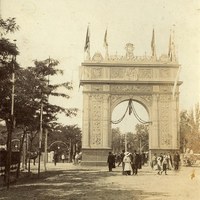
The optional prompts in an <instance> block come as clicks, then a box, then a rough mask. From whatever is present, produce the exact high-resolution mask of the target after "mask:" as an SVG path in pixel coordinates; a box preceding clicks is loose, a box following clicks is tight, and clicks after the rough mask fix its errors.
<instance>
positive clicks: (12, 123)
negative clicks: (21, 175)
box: [6, 40, 16, 190]
mask: <svg viewBox="0 0 200 200" xmlns="http://www.w3.org/2000/svg"><path fill="white" fill-rule="evenodd" d="M14 41H16V40H14ZM15 47H16V45H15ZM8 59H11V62H10V64H12V79H11V82H12V92H11V113H10V131H8V137H7V162H6V185H7V190H8V189H9V186H10V165H11V151H12V145H11V143H12V141H11V140H12V133H13V129H14V101H15V62H16V56H15V55H11V56H8Z"/></svg>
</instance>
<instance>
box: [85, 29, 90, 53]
mask: <svg viewBox="0 0 200 200" xmlns="http://www.w3.org/2000/svg"><path fill="white" fill-rule="evenodd" d="M89 48H90V32H89V26H88V28H87V33H86V39H85V47H84V51H87V50H89Z"/></svg>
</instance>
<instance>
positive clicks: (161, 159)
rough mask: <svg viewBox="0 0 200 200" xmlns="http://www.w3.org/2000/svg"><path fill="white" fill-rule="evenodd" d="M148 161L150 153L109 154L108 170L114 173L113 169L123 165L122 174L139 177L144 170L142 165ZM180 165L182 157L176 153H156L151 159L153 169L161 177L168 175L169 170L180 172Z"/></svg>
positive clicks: (123, 152)
mask: <svg viewBox="0 0 200 200" xmlns="http://www.w3.org/2000/svg"><path fill="white" fill-rule="evenodd" d="M147 161H148V153H144V152H142V153H141V154H140V153H138V152H137V151H136V150H135V151H134V152H132V153H131V152H125V151H124V150H123V151H122V153H120V154H117V155H115V154H113V153H112V152H109V154H108V159H107V163H108V169H109V171H112V169H113V168H115V167H116V165H117V166H120V165H121V164H122V174H123V175H137V174H138V169H141V168H142V165H144V164H146V163H147ZM179 163H180V155H179V154H178V152H175V153H174V154H173V156H172V155H171V153H170V152H168V153H160V154H159V155H157V154H156V153H155V154H154V155H153V156H152V158H151V162H150V164H151V168H152V169H154V170H158V172H157V174H159V175H161V174H162V173H165V175H167V170H172V169H174V170H178V169H179Z"/></svg>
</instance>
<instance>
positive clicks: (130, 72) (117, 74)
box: [110, 67, 138, 81]
mask: <svg viewBox="0 0 200 200" xmlns="http://www.w3.org/2000/svg"><path fill="white" fill-rule="evenodd" d="M110 74H111V79H124V80H125V79H126V80H132V81H136V80H138V69H137V68H135V67H127V68H121V67H117V68H116V67H115V68H111V70H110Z"/></svg>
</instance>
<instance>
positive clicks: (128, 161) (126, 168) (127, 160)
mask: <svg viewBox="0 0 200 200" xmlns="http://www.w3.org/2000/svg"><path fill="white" fill-rule="evenodd" d="M123 162H124V174H125V175H131V169H132V168H131V154H130V153H129V152H126V153H125V155H124V159H123Z"/></svg>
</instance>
